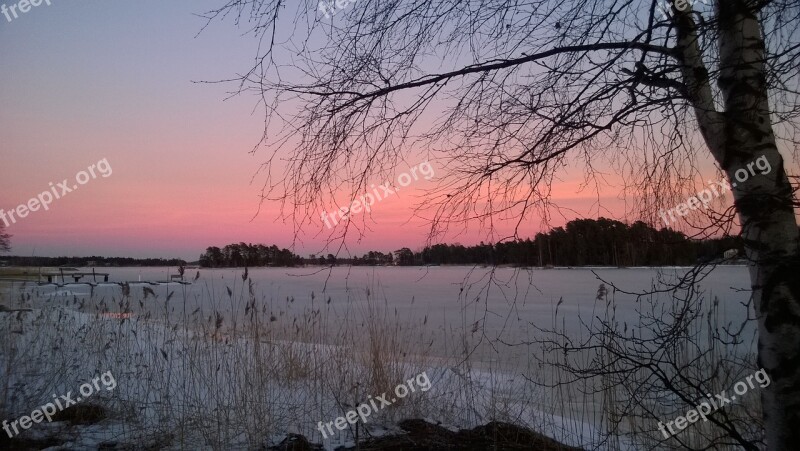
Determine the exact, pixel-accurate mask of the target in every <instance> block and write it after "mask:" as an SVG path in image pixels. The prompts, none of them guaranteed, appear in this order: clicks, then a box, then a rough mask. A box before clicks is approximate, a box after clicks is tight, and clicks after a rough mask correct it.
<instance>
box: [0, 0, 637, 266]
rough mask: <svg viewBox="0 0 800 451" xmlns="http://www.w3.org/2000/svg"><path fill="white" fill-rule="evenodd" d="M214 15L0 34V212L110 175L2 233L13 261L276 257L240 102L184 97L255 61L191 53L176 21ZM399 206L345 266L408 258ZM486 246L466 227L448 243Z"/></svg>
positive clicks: (304, 248) (92, 18)
mask: <svg viewBox="0 0 800 451" xmlns="http://www.w3.org/2000/svg"><path fill="white" fill-rule="evenodd" d="M218 3H219V2H218V1H212V0H203V1H197V2H190V1H188V0H181V1H175V2H168V3H166V4H165V3H164V2H158V1H155V0H146V1H143V2H131V3H128V2H90V3H89V4H83V3H66V2H63V3H62V2H59V3H53V5H52V6H49V7H47V8H39V9H37V10H35V11H31V12H30V13H29V14H28V15H26V16H23V17H20V18H19V19H18V20H15V21H14V22H12V23H0V42H2V46H1V47H0V60H2V64H0V104H2V105H3V108H2V110H0V136H2V139H0V150H2V156H3V164H2V166H0V208H2V209H4V210H6V211H8V210H10V209H13V208H15V207H16V206H17V205H19V204H22V203H27V202H28V200H29V199H30V198H32V197H35V196H36V195H37V194H39V193H41V192H42V191H45V190H47V189H49V183H50V182H55V183H58V182H60V181H61V180H63V179H65V178H66V179H70V183H71V184H72V183H73V182H72V180H74V177H75V174H76V173H77V172H78V171H81V170H83V169H86V168H87V167H88V166H89V165H91V164H94V163H96V162H98V161H99V160H101V159H106V160H107V161H108V163H109V165H110V166H111V167H112V169H113V174H112V175H111V176H109V177H107V178H102V177H98V178H97V179H95V180H91V181H90V182H88V183H87V184H86V185H84V186H81V187H80V189H78V190H76V191H75V192H72V193H70V194H69V195H67V196H66V197H64V198H63V199H59V200H56V201H55V202H53V204H52V205H51V206H50V209H49V211H42V210H40V211H37V212H32V213H30V214H29V215H28V216H27V217H26V218H24V219H20V220H19V221H18V222H17V223H14V224H11V225H10V227H9V228H8V232H10V233H11V234H13V235H14V237H13V240H12V245H13V254H15V255H34V254H35V255H44V256H55V255H77V256H81V255H104V256H135V257H145V256H152V257H181V258H186V259H190V260H194V259H196V258H197V257H198V256H199V254H200V253H201V252H202V251H203V250H204V249H205V248H206V247H207V246H212V245H216V246H222V245H225V244H228V243H231V242H240V241H244V242H253V243H266V244H273V243H274V244H277V245H278V246H281V247H289V246H291V245H292V243H293V241H294V238H295V235H294V229H293V227H292V224H291V223H289V222H286V223H284V222H281V221H276V217H277V206H276V205H274V204H266V205H264V206H263V208H262V210H261V213H260V215H259V216H258V217H256V218H255V219H253V215H254V214H255V212H256V211H257V210H258V202H259V200H258V199H259V198H258V195H259V192H260V187H261V183H262V182H263V179H256V181H255V182H253V183H251V179H252V177H253V175H254V174H255V173H256V171H257V169H258V167H259V164H260V163H262V162H263V159H264V158H265V154H264V153H256V154H255V155H253V154H250V153H249V150H251V148H252V147H253V145H254V144H255V143H256V142H257V140H258V138H259V137H260V132H261V127H262V118H261V116H260V113H258V112H255V113H253V107H254V102H255V99H254V98H252V97H235V98H233V99H230V100H227V101H224V99H225V98H226V97H227V96H226V91H227V90H228V89H229V88H230V86H222V85H209V84H196V83H192V81H193V80H215V79H222V78H227V77H230V76H232V75H233V74H235V72H236V71H237V70H241V69H242V68H244V67H246V66H247V64H249V62H250V61H251V59H252V56H253V55H254V54H255V48H254V46H255V44H256V42H255V41H253V40H252V39H249V38H244V37H242V36H240V34H239V32H238V31H237V30H236V29H235V28H234V27H232V26H230V27H228V26H225V25H219V24H218V25H217V26H216V27H211V28H210V29H208V30H207V31H205V32H204V33H202V34H200V35H199V36H198V37H197V38H195V35H196V34H197V32H198V31H199V29H200V27H201V26H202V24H203V22H202V21H201V20H200V19H198V18H197V17H194V16H192V13H197V12H202V11H203V10H205V9H207V8H208V7H210V6H215V5H216V6H218ZM148 8H150V9H148ZM156 9H158V11H159V13H158V14H145V13H143V11H154V10H156ZM399 170H402V168H399ZM437 175H438V174H437ZM579 175H580V174H575V175H571V174H568V173H567V174H565V175H564V177H562V181H561V182H560V183H559V184H558V185H557V186H555V189H554V191H555V198H556V200H558V201H559V203H560V204H561V205H562V206H565V207H569V208H572V209H575V210H577V211H579V212H581V213H582V214H588V215H589V217H596V216H597V209H596V206H595V207H594V209H593V207H592V206H593V204H594V203H595V202H596V200H597V199H596V198H595V197H593V196H592V194H591V193H588V192H586V193H581V192H579V189H578V185H579V182H580V179H579ZM376 182H380V181H376ZM412 186H414V187H418V188H421V187H422V185H419V186H417V185H416V184H415V185H412ZM414 194H417V193H414V192H413V190H412V192H404V193H402V195H401V196H397V197H393V198H389V199H386V200H384V201H382V202H380V203H379V204H377V205H375V206H374V208H373V214H372V217H371V221H370V231H368V233H367V234H366V236H364V237H362V239H360V240H356V239H355V238H357V236H355V235H354V236H352V237H351V238H352V239H350V240H348V247H349V249H350V251H351V252H355V253H358V254H361V253H363V252H366V251H368V250H380V251H384V252H386V251H392V250H395V249H398V248H399V247H403V246H407V247H410V248H412V249H418V248H420V247H421V246H422V245H423V243H424V239H425V236H426V235H425V232H426V230H427V229H426V228H425V223H424V221H421V220H419V219H413V220H411V221H410V222H409V219H411V218H412V206H413V203H414V202H415V199H414ZM603 207H604V208H605V209H607V211H604V212H601V214H602V215H604V216H617V217H620V216H621V215H622V212H623V211H624V209H623V204H622V202H621V201H620V200H618V199H616V191H614V190H611V191H609V193H608V194H607V195H605V197H604V198H603ZM564 222H565V221H564V220H563V219H562V218H560V217H558V216H554V217H553V222H552V223H553V225H562V224H563V223H564ZM539 229H540V218H530V220H529V221H528V222H526V228H525V229H524V230H523V231H522V233H523V235H524V234H526V233H527V234H529V235H531V236H532V235H533V234H534V233H536V232H537V231H539ZM503 231H504V230H501V232H503ZM327 236H328V235H327V233H326V230H325V229H324V226H323V225H322V224H321V223H320V224H319V225H318V227H317V228H316V229H314V228H308V229H306V230H304V231H303V232H302V233H301V234H300V235H299V236H298V237H297V238H298V240H297V241H294V242H295V244H296V247H294V248H293V250H294V251H295V252H297V253H299V254H301V255H307V254H310V253H319V252H321V251H322V250H323V247H324V243H325V238H327ZM489 238H490V237H487V236H486V235H485V234H481V233H480V232H479V231H478V230H475V229H474V228H473V229H471V230H470V231H469V233H467V234H464V235H462V236H458V237H450V239H448V241H451V242H453V241H459V242H461V243H463V244H473V243H477V242H478V241H480V240H481V239H484V240H486V241H489ZM326 253H327V251H326Z"/></svg>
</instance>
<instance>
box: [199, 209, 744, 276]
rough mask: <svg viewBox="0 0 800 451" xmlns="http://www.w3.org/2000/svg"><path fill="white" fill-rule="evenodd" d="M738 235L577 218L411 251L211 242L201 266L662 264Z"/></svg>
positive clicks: (705, 257)
mask: <svg viewBox="0 0 800 451" xmlns="http://www.w3.org/2000/svg"><path fill="white" fill-rule="evenodd" d="M742 248H743V244H742V242H741V240H740V239H739V238H737V237H723V238H714V239H706V240H694V239H690V238H689V237H687V236H686V235H685V234H683V233H681V232H676V231H674V230H672V229H661V230H657V229H655V228H653V227H651V226H649V225H647V224H645V223H644V222H641V221H637V222H634V223H633V224H630V225H628V224H625V223H622V222H619V221H615V220H611V219H606V218H600V219H597V220H594V219H577V220H574V221H570V222H568V223H567V224H566V226H564V227H556V228H554V229H552V230H550V231H549V232H547V233H538V234H536V236H535V237H534V238H533V239H525V240H516V241H508V242H503V243H497V244H485V243H480V244H478V245H475V246H463V245H461V244H436V245H433V246H427V247H425V248H424V249H422V250H421V251H418V252H414V251H412V250H411V249H409V248H407V247H404V248H402V249H398V250H396V251H394V252H387V253H383V252H380V251H370V252H368V253H366V254H364V255H362V256H360V257H359V256H353V257H336V256H334V255H333V254H328V255H327V256H321V255H320V256H317V255H315V254H312V255H310V256H309V257H308V258H304V257H300V256H298V255H295V254H293V253H292V252H291V251H289V250H288V249H279V248H278V247H277V246H275V245H272V246H269V247H268V246H265V245H261V244H258V245H254V244H245V243H239V244H230V245H228V246H225V247H223V248H221V249H220V248H218V247H209V248H208V249H206V252H205V253H204V254H203V255H202V256H201V257H200V265H201V266H204V267H211V268H225V267H243V266H251V267H254V266H300V265H309V264H310V265H353V266H388V265H396V266H414V265H487V266H494V265H510V266H592V265H596V266H665V265H691V264H695V263H698V262H703V261H712V260H715V259H720V258H722V256H723V254H724V253H725V251H728V250H730V249H736V250H737V251H739V252H741V250H742Z"/></svg>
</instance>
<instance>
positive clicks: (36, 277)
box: [0, 268, 192, 287]
mask: <svg viewBox="0 0 800 451" xmlns="http://www.w3.org/2000/svg"><path fill="white" fill-rule="evenodd" d="M3 269H4V270H3V271H0V282H18V283H30V284H36V285H39V286H47V285H54V286H56V287H65V286H72V285H88V286H91V287H97V286H110V285H118V286H123V285H166V284H180V285H191V284H192V283H191V282H187V281H185V280H184V279H183V276H181V275H179V274H173V275H171V276H170V280H163V281H144V280H132V281H128V282H109V280H108V279H109V277H110V273H107V272H97V271H95V270H94V269H92V271H91V272H88V271H80V270H78V269H77V268H3ZM59 279H61V282H60V283H59ZM69 279H72V281H68V280H69ZM84 279H85V280H84Z"/></svg>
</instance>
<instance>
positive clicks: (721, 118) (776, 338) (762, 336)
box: [677, 0, 800, 451]
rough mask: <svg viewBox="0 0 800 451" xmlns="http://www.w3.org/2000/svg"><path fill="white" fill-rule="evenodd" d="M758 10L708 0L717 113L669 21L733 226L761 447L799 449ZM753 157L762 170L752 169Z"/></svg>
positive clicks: (687, 40)
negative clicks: (714, 35)
mask: <svg viewBox="0 0 800 451" xmlns="http://www.w3.org/2000/svg"><path fill="white" fill-rule="evenodd" d="M758 10H759V9H758V7H757V2H754V1H751V0H718V1H717V17H718V20H719V52H720V54H719V56H720V75H719V78H718V84H719V88H720V90H721V92H722V95H723V105H724V112H723V113H717V112H716V111H715V110H714V102H713V100H712V97H711V89H710V86H709V81H708V72H707V70H706V69H705V67H704V66H703V65H702V62H701V61H700V58H699V56H698V55H699V48H698V45H697V40H696V36H695V35H694V34H693V30H694V24H693V22H692V18H691V16H690V15H689V14H684V15H682V16H681V17H678V18H677V20H678V22H679V24H678V29H679V48H680V50H681V54H682V55H683V57H684V63H685V64H684V66H685V67H684V71H683V73H684V78H685V79H686V81H687V86H688V87H689V89H690V95H691V100H692V103H693V105H694V108H695V114H696V115H697V117H698V121H699V123H700V128H701V131H702V133H703V135H704V137H705V139H706V142H707V144H708V145H709V148H710V149H711V151H712V154H713V155H714V157H715V159H716V160H717V162H718V163H719V164H720V166H721V167H722V169H723V170H724V171H725V172H726V174H727V176H728V179H729V181H730V184H731V190H732V192H733V197H734V203H735V206H736V211H737V213H738V215H739V219H740V221H741V224H742V236H743V238H744V240H745V252H746V257H747V258H748V261H749V266H750V279H751V284H752V290H753V300H754V308H755V313H756V316H757V318H758V332H759V340H758V363H759V365H760V366H761V367H763V368H765V369H766V371H767V373H768V374H769V377H770V380H771V384H770V385H769V386H768V387H766V388H765V389H763V391H762V392H761V396H762V404H763V411H764V423H765V425H766V439H767V446H768V449H770V450H779V451H783V450H795V449H798V447H800V254H798V227H797V221H796V219H795V215H794V209H793V202H792V188H791V185H790V183H789V179H788V177H787V174H786V172H785V170H784V163H783V158H782V157H781V155H780V153H779V152H778V148H777V145H776V139H775V134H774V132H773V129H772V121H771V117H770V108H769V98H768V92H767V81H766V72H765V70H766V68H765V63H764V55H765V48H764V45H765V44H764V39H763V30H762V28H761V24H760V21H759V17H758ZM759 158H760V159H762V160H765V161H766V162H768V163H769V164H768V167H769V168H770V170H769V171H763V172H765V173H761V172H760V171H758V169H755V168H754V167H753V165H754V162H755V161H756V160H757V159H759ZM762 166H766V165H764V164H763V161H762ZM751 168H753V169H755V171H756V174H755V175H753V173H752V171H751ZM737 171H738V176H737ZM745 172H746V173H747V177H745V176H744V174H745ZM742 180H744V181H742Z"/></svg>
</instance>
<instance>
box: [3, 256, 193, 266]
mask: <svg viewBox="0 0 800 451" xmlns="http://www.w3.org/2000/svg"><path fill="white" fill-rule="evenodd" d="M0 261H2V262H5V263H7V264H8V265H10V266H71V267H87V266H182V265H186V261H184V260H181V259H177V258H172V259H164V258H130V257H21V256H5V255H3V256H2V257H0Z"/></svg>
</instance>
